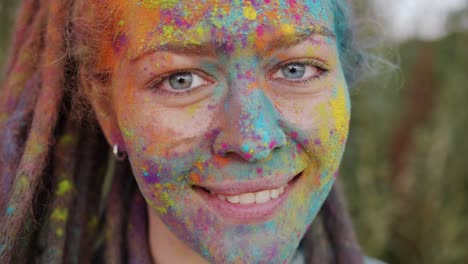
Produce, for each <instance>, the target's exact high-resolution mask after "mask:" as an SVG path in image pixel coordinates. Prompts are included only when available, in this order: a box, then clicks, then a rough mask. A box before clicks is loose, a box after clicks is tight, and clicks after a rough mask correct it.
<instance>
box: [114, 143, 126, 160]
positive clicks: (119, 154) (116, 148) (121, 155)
mask: <svg viewBox="0 0 468 264" xmlns="http://www.w3.org/2000/svg"><path fill="white" fill-rule="evenodd" d="M112 152H113V153H114V156H115V158H116V159H117V160H118V161H124V160H125V158H126V157H127V155H126V154H125V152H124V151H119V145H118V144H114V146H113V148H112Z"/></svg>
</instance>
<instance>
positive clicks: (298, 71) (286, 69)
mask: <svg viewBox="0 0 468 264" xmlns="http://www.w3.org/2000/svg"><path fill="white" fill-rule="evenodd" d="M281 72H282V73H283V76H284V77H286V78H287V79H301V78H302V77H304V74H305V72H306V66H305V65H304V64H300V63H291V64H288V65H285V66H283V67H281Z"/></svg>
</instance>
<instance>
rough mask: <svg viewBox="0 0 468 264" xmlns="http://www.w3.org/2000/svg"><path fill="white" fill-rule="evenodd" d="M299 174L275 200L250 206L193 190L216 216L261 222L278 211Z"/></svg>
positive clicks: (199, 190)
mask: <svg viewBox="0 0 468 264" xmlns="http://www.w3.org/2000/svg"><path fill="white" fill-rule="evenodd" d="M300 176H301V174H299V175H297V176H296V177H294V178H293V179H292V180H291V181H290V182H289V183H288V184H287V185H286V187H285V188H284V192H283V193H282V194H281V195H280V196H279V197H278V198H275V199H270V200H269V201H268V202H266V203H251V204H239V203H237V204H234V203H230V202H228V201H223V200H221V199H219V198H218V197H217V196H215V195H213V194H210V193H208V192H207V191H205V190H203V189H202V188H194V190H195V192H197V193H198V194H199V195H200V196H201V197H202V198H203V200H205V201H206V203H207V205H208V206H209V207H211V208H212V209H213V210H214V211H215V212H216V213H217V214H219V215H221V216H222V217H224V218H227V219H231V220H233V221H239V222H242V223H251V222H263V221H266V220H268V219H270V218H272V217H273V215H274V214H275V213H276V212H278V211H279V209H280V208H281V206H282V205H283V203H284V202H285V200H286V199H287V198H288V196H289V193H290V192H291V191H292V189H293V188H294V186H296V183H297V181H298V180H299V178H300Z"/></svg>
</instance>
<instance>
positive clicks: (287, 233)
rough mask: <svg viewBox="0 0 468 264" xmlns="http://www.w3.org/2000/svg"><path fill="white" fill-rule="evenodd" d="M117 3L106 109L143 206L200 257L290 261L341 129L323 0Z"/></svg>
mask: <svg viewBox="0 0 468 264" xmlns="http://www.w3.org/2000/svg"><path fill="white" fill-rule="evenodd" d="M120 2H122V4H120V5H121V7H120V8H122V9H123V10H124V16H123V17H124V19H122V20H121V21H119V23H118V26H119V27H120V31H121V32H123V33H122V34H120V35H119V36H118V37H117V38H116V40H115V43H114V52H115V58H116V60H115V61H116V62H115V65H114V69H113V73H112V76H113V79H112V82H113V85H112V105H113V108H114V112H115V117H116V118H115V119H116V123H117V124H116V126H117V127H118V128H119V131H118V132H119V133H120V134H121V138H122V140H123V144H124V147H125V150H126V151H127V153H128V157H129V160H130V162H131V165H132V169H133V173H134V175H135V178H136V180H137V182H138V185H139V188H140V190H141V192H142V194H143V195H144V197H145V199H146V201H147V203H148V204H149V206H150V208H152V210H154V211H155V212H156V213H157V215H158V216H159V217H160V219H161V220H162V222H164V224H165V225H166V226H167V227H168V228H169V230H170V231H171V232H172V233H173V234H175V235H176V236H177V237H178V238H179V239H180V240H182V241H183V242H185V243H186V244H187V245H189V246H190V247H191V248H192V249H194V250H195V251H196V252H198V253H199V254H200V255H202V256H204V257H205V258H207V259H208V260H210V261H213V262H237V263H254V262H266V263H271V262H274V263H280V262H281V263H282V262H284V261H287V260H289V259H290V258H291V257H292V255H293V254H294V251H295V250H296V248H297V246H298V244H299V242H300V240H301V238H302V237H303V235H304V233H305V232H306V230H307V228H308V226H309V225H310V224H311V222H312V220H313V218H314V217H315V215H316V213H317V211H318V210H319V208H320V206H321V205H322V203H323V201H324V199H325V198H326V196H327V194H328V193H329V191H330V188H331V186H332V184H333V181H334V178H335V176H336V174H337V170H338V166H339V163H340V160H341V156H342V153H343V150H344V145H345V142H346V138H347V133H348V123H349V118H350V103H349V96H348V90H347V85H346V82H345V79H344V75H343V72H342V67H341V65H340V61H339V57H338V50H337V45H336V40H335V36H334V33H333V17H332V10H330V8H329V3H328V1H319V0H316V1H315V0H314V1H312V0H311V1H295V0H294V1H273V0H265V1H240V0H232V1H228V0H224V1H223V0H208V1H203V2H202V1H193V0H192V1H172V0H170V1H169V0H168V1H149V0H146V1H144V0H143V1H120ZM110 134H112V132H111V133H110ZM114 134H115V133H114ZM121 147H122V146H121Z"/></svg>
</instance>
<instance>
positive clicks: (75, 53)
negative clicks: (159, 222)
mask: <svg viewBox="0 0 468 264" xmlns="http://www.w3.org/2000/svg"><path fill="white" fill-rule="evenodd" d="M336 2H341V1H336ZM106 5H107V4H106V1H93V0H89V1H85V0H23V1H22V3H21V6H20V9H19V13H18V19H17V22H16V29H15V31H14V34H13V41H12V48H11V51H10V57H9V59H8V61H7V64H6V67H5V80H4V82H3V85H2V87H1V90H0V229H1V230H0V232H1V234H2V237H1V238H0V263H30V262H32V261H33V260H34V261H35V262H38V263H64V262H66V263H90V262H99V263H101V262H106V263H127V262H130V263H151V262H152V261H151V257H150V254H149V249H148V241H147V237H146V236H147V232H146V231H145V230H146V228H147V227H146V224H147V223H146V221H147V220H146V214H147V212H146V208H145V203H144V200H143V198H142V197H141V195H139V193H138V189H137V187H136V184H135V183H134V182H133V177H128V175H131V169H130V164H129V163H128V161H126V162H116V161H115V159H114V158H113V156H112V155H111V154H110V153H109V151H108V146H107V143H106V141H105V139H104V137H103V135H102V132H101V131H100V130H99V129H97V127H98V125H97V121H96V119H95V117H94V116H93V115H92V114H87V113H92V103H90V102H89V100H86V98H87V97H88V95H89V91H87V89H86V88H87V87H86V85H83V80H85V79H86V78H88V79H89V78H95V79H98V80H99V81H101V82H102V83H106V82H107V81H108V79H109V76H108V72H105V71H102V69H100V68H99V65H102V63H101V62H99V61H98V57H99V56H96V55H97V54H96V51H99V50H100V47H101V46H103V45H108V44H109V43H111V42H112V38H113V36H114V35H115V25H116V23H115V21H116V20H115V19H116V17H118V10H116V9H113V8H110V7H109V6H106ZM344 8H345V7H344V5H339V8H338V9H337V10H338V11H339V12H342V13H345V9H344ZM340 27H342V25H340ZM344 30H345V33H349V32H350V29H349V28H348V29H346V28H344ZM346 30H347V31H346ZM344 35H346V36H350V34H344ZM347 39H348V38H347ZM349 43H350V42H349V41H347V42H343V43H342V45H341V46H342V48H346V49H347V52H348V53H346V54H347V55H346V56H349V54H351V53H352V52H351V51H352V49H351V48H350V47H346V45H349ZM353 59H354V60H356V56H354V57H353ZM355 68H357V67H355ZM83 69H84V70H83ZM85 73H86V74H85ZM83 76H84V78H83ZM103 94H105V91H103ZM342 196H343V195H342V193H341V190H340V188H339V186H335V187H333V189H332V191H331V193H330V195H329V197H328V198H327V200H326V201H325V204H324V206H323V207H322V209H321V212H320V213H319V216H318V217H317V218H316V219H315V220H314V223H313V225H312V226H311V228H310V229H309V231H308V232H307V234H306V235H305V237H304V239H303V242H302V246H303V248H304V252H305V255H306V259H307V260H308V263H333V262H335V263H351V264H359V263H362V255H361V252H360V249H359V245H358V242H357V240H356V238H355V235H354V232H353V229H352V226H351V222H350V218H349V216H348V215H347V212H346V209H345V207H344V202H343V200H344V198H343V197H342ZM96 201H98V202H96ZM128 211H130V212H134V213H131V214H130V217H129V216H128V215H127V214H125V213H124V212H128ZM127 237H128V238H127Z"/></svg>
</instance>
